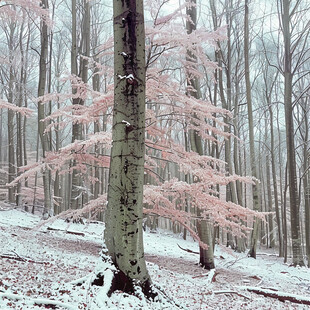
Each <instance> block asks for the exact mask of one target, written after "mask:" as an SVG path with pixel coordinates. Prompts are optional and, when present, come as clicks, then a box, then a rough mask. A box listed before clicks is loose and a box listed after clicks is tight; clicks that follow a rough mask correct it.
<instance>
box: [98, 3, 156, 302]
mask: <svg viewBox="0 0 310 310" xmlns="http://www.w3.org/2000/svg"><path fill="white" fill-rule="evenodd" d="M113 9H114V12H113V14H114V23H113V24H114V25H113V28H114V70H115V80H114V111H113V127H112V139H113V144H112V150H111V163H110V175H109V186H108V205H107V210H106V215H105V216H106V218H105V223H106V229H105V234H104V238H105V243H106V246H107V249H108V254H109V256H110V257H111V259H112V261H113V263H114V264H115V266H116V267H117V268H118V269H119V272H118V273H117V274H115V275H114V283H113V285H112V287H111V290H112V291H114V290H117V289H120V290H122V291H127V292H130V293H134V286H135V285H140V286H141V287H142V290H143V292H144V294H145V295H147V296H150V294H151V293H150V285H151V279H150V276H149V274H148V271H147V269H146V263H145V258H144V249H143V229H142V217H143V215H142V210H143V181H144V153H145V32H144V16H143V1H142V0H128V1H124V0H117V1H114V3H113Z"/></svg>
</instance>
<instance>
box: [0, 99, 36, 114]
mask: <svg viewBox="0 0 310 310" xmlns="http://www.w3.org/2000/svg"><path fill="white" fill-rule="evenodd" d="M0 109H10V110H12V111H15V112H19V113H21V114H23V115H26V116H30V115H31V114H32V112H33V111H32V110H31V109H28V108H25V107H18V106H16V105H15V104H12V103H9V102H7V101H5V100H2V99H0Z"/></svg>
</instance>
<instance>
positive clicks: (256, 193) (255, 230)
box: [244, 0, 261, 258]
mask: <svg viewBox="0 0 310 310" xmlns="http://www.w3.org/2000/svg"><path fill="white" fill-rule="evenodd" d="M249 48H250V43H249V1H248V0H245V16H244V67H245V85H246V101H247V107H248V119H249V140H250V141H249V142H250V160H251V172H252V175H253V176H254V177H255V178H257V177H258V173H257V162H256V158H255V157H256V156H255V148H254V125H253V108H252V97H251V82H250V61H249ZM252 190H253V204H254V210H255V211H260V205H261V201H260V196H259V195H260V190H259V185H258V184H257V183H256V184H253V187H252ZM258 228H259V221H258V219H256V220H255V222H254V227H253V231H252V235H251V245H250V251H249V255H250V256H251V257H253V258H256V247H257V239H258Z"/></svg>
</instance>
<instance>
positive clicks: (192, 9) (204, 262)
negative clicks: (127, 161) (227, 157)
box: [186, 0, 215, 270]
mask: <svg viewBox="0 0 310 310" xmlns="http://www.w3.org/2000/svg"><path fill="white" fill-rule="evenodd" d="M187 2H188V6H187V8H186V14H187V16H188V18H189V20H187V22H186V30H187V33H188V34H191V33H193V32H194V31H195V30H196V25H197V7H196V6H197V3H196V0H188V1H187ZM186 58H187V62H188V63H191V66H193V67H195V66H196V57H195V55H194V54H193V53H192V52H191V51H187V55H186ZM189 72H190V70H189ZM187 80H188V87H189V90H188V93H189V95H191V96H193V97H195V98H200V97H201V93H200V86H199V80H198V78H197V77H195V76H192V74H191V73H187ZM191 89H192V90H191ZM193 117H194V118H195V115H194V116H193ZM189 140H190V147H191V150H192V151H193V152H196V153H198V154H199V155H203V147H202V139H201V137H200V136H199V134H198V132H197V131H196V130H190V132H189ZM200 215H201V212H200V211H199V210H197V216H200ZM197 230H198V235H199V238H200V239H201V241H202V242H204V243H206V244H207V245H208V249H203V248H202V247H200V265H201V266H202V267H204V268H206V269H208V270H210V269H213V268H215V264H214V253H213V237H212V233H211V225H210V224H209V223H208V222H207V220H205V219H202V220H200V221H197Z"/></svg>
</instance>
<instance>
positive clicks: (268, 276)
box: [0, 208, 310, 310]
mask: <svg viewBox="0 0 310 310" xmlns="http://www.w3.org/2000/svg"><path fill="white" fill-rule="evenodd" d="M39 223H40V219H39V217H38V216H34V215H31V214H29V213H26V212H23V211H19V210H16V209H6V208H0V244H1V249H0V266H1V268H0V309H1V310H5V309H14V310H17V309H21V310H26V309H72V310H78V309H91V310H96V309H134V310H138V309H143V310H147V309H171V310H172V309H189V310H196V309H273V310H274V309H310V306H309V305H305V304H298V303H293V302H290V301H284V302H282V301H280V300H279V299H278V298H279V296H289V297H290V299H291V300H292V299H295V300H298V299H299V300H300V299H302V298H303V300H304V302H307V301H309V303H310V270H308V269H307V268H306V267H297V268H294V267H290V266H289V264H284V263H283V259H282V258H279V257H277V255H276V254H275V253H274V252H271V250H269V251H266V250H265V249H260V250H259V251H258V257H257V259H256V260H255V259H252V258H248V257H247V255H246V253H242V254H238V253H234V252H232V251H230V250H226V249H225V248H224V247H220V246H217V248H216V252H215V255H216V270H215V273H214V272H213V273H210V272H208V271H207V270H204V269H202V268H200V267H199V266H198V265H197V262H198V258H199V256H198V255H197V254H194V253H189V252H186V251H184V250H182V249H180V247H182V248H184V249H191V250H192V251H198V245H197V243H196V242H194V241H192V240H186V241H185V240H183V239H182V238H181V237H180V236H176V235H173V234H171V233H169V232H164V231H160V232H158V233H150V232H145V234H144V244H145V255H146V260H147V266H148V270H149V273H150V275H151V278H152V280H153V282H154V283H155V284H156V286H157V287H160V289H161V290H162V291H164V292H165V300H164V301H161V302H153V303H150V302H146V301H145V300H143V299H141V298H140V299H139V298H137V297H134V296H129V295H127V294H124V293H122V292H116V293H114V294H113V295H112V296H111V297H110V298H109V299H101V300H100V294H102V291H101V288H100V287H97V286H91V285H90V281H85V282H84V283H83V284H82V285H80V286H78V285H76V284H75V283H74V281H75V280H78V279H81V278H83V277H84V278H85V279H87V277H88V278H89V279H90V278H91V277H90V275H91V274H94V270H95V268H96V266H97V265H98V262H99V260H100V256H99V254H100V250H101V246H102V242H103V240H102V235H103V230H104V225H103V224H102V223H99V222H92V223H87V224H74V223H66V222H65V221H63V220H60V219H58V220H56V221H54V222H49V223H44V224H39ZM188 239H190V238H188ZM178 245H180V247H179V246H178ZM212 279H213V280H212ZM211 280H212V281H211ZM249 289H254V290H255V289H259V290H260V291H262V292H265V293H266V292H267V293H268V294H269V295H270V294H272V293H274V295H277V298H271V297H265V296H263V295H258V294H257V293H255V292H250V291H249ZM275 297H276V296H275ZM167 300H170V302H168V301H167ZM172 301H175V303H176V304H174V305H173V302H172Z"/></svg>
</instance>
